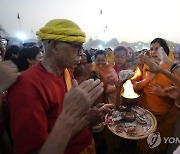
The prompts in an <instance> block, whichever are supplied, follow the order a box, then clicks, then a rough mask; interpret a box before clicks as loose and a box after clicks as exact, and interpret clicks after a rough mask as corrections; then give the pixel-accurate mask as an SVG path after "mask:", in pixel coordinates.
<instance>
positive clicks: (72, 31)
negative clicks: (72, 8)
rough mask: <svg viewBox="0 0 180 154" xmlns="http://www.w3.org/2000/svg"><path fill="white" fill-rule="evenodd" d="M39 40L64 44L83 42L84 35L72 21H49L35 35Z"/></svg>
mask: <svg viewBox="0 0 180 154" xmlns="http://www.w3.org/2000/svg"><path fill="white" fill-rule="evenodd" d="M36 34H37V35H38V37H39V39H40V40H57V41H64V42H78V43H84V42H85V37H86V35H85V33H84V32H83V31H82V30H81V29H80V27H79V26H78V25H77V24H76V23H74V22H73V21H70V20H67V19H54V20H51V21H49V22H48V23H47V24H46V25H45V26H44V27H43V28H41V29H40V30H39V31H38V32H37V33H36Z"/></svg>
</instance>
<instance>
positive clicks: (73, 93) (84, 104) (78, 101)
mask: <svg viewBox="0 0 180 154" xmlns="http://www.w3.org/2000/svg"><path fill="white" fill-rule="evenodd" d="M103 90H104V89H103V83H102V82H101V81H100V80H99V79H97V80H96V81H94V80H93V79H89V80H86V81H84V82H82V83H81V84H80V85H78V84H77V82H76V81H73V88H72V89H71V90H70V91H69V92H68V93H67V94H66V95H65V98H64V103H63V110H62V115H63V116H66V117H67V118H66V119H71V120H72V123H73V122H74V121H78V120H79V119H80V118H81V117H82V116H83V115H84V114H85V112H86V111H87V110H88V109H89V108H90V107H91V106H92V104H93V103H94V101H95V100H96V99H97V98H98V97H99V96H100V95H101V93H102V92H103ZM71 120H69V121H71Z"/></svg>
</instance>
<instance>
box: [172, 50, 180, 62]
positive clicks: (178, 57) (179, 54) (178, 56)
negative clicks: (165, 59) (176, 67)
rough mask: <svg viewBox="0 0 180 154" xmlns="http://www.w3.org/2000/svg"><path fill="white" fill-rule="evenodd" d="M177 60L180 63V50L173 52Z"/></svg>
mask: <svg viewBox="0 0 180 154" xmlns="http://www.w3.org/2000/svg"><path fill="white" fill-rule="evenodd" d="M173 55H174V59H175V62H177V63H180V53H179V52H176V51H175V52H173Z"/></svg>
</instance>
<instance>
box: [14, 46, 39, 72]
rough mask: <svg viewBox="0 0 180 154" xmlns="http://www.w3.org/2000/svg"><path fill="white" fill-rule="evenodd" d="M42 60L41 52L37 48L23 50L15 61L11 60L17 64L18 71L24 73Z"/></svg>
mask: <svg viewBox="0 0 180 154" xmlns="http://www.w3.org/2000/svg"><path fill="white" fill-rule="evenodd" d="M41 59H42V52H41V51H40V49H39V48H38V47H31V48H23V49H22V50H21V51H20V52H19V56H18V58H16V59H12V60H13V62H14V63H15V64H17V66H18V69H19V71H20V72H21V71H25V70H26V69H28V68H29V67H31V66H32V65H34V64H36V63H38V62H39V61H40V60H41Z"/></svg>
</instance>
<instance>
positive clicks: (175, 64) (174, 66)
mask: <svg viewBox="0 0 180 154" xmlns="http://www.w3.org/2000/svg"><path fill="white" fill-rule="evenodd" d="M179 66H180V64H179V63H174V64H173V65H172V66H171V69H170V72H171V73H172V72H173V71H174V70H175V69H176V68H177V67H179Z"/></svg>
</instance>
